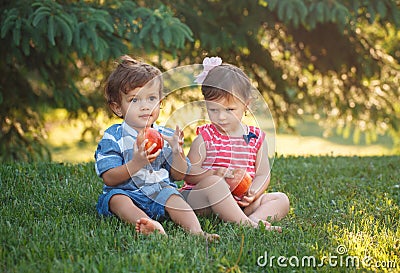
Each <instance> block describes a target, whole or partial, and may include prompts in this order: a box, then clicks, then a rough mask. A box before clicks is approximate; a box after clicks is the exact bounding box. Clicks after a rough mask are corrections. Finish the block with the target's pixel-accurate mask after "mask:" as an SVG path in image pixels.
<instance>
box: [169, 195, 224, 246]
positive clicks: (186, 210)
mask: <svg viewBox="0 0 400 273" xmlns="http://www.w3.org/2000/svg"><path fill="white" fill-rule="evenodd" d="M165 210H166V211H167V212H168V214H169V216H170V217H171V219H172V221H174V223H177V224H178V225H180V226H182V227H183V228H184V229H185V230H186V231H188V232H190V233H192V234H196V235H201V236H203V237H205V238H206V239H207V240H209V241H214V240H218V239H219V235H218V234H208V233H206V232H204V231H203V230H202V228H201V226H200V222H199V219H198V218H197V216H196V214H195V213H194V211H193V209H192V208H191V207H190V206H189V204H188V203H186V201H185V200H184V199H183V198H182V197H181V196H179V195H171V197H170V198H169V199H168V200H167V202H166V204H165Z"/></svg>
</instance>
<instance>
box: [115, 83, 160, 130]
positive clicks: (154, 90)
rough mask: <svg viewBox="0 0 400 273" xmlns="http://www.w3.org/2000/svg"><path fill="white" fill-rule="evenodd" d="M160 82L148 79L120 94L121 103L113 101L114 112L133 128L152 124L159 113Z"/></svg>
mask: <svg viewBox="0 0 400 273" xmlns="http://www.w3.org/2000/svg"><path fill="white" fill-rule="evenodd" d="M159 90H160V82H159V81H150V82H149V83H147V84H146V85H145V86H143V87H138V88H135V89H133V90H130V91H129V92H127V93H126V94H125V93H122V94H121V103H120V104H119V105H118V104H117V103H113V104H112V105H111V107H113V110H114V112H115V113H116V114H117V115H118V116H120V117H123V118H124V119H125V122H126V123H127V124H128V125H129V126H130V127H132V128H133V129H135V130H137V131H139V130H141V129H143V128H144V127H146V126H150V125H151V124H153V123H154V122H155V121H156V120H157V119H158V116H159V114H160V101H161V98H160V92H159Z"/></svg>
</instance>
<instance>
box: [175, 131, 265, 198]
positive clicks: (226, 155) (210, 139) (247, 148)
mask: <svg viewBox="0 0 400 273" xmlns="http://www.w3.org/2000/svg"><path fill="white" fill-rule="evenodd" d="M196 133H197V134H200V135H201V136H202V137H203V139H204V143H205V148H206V158H205V160H204V161H203V164H202V167H203V168H204V169H216V168H219V167H225V168H232V169H235V168H243V169H246V171H247V172H248V173H249V174H250V176H251V177H252V178H254V176H255V171H256V170H255V165H256V158H257V152H258V150H259V149H260V147H261V145H262V143H263V141H264V137H265V133H264V132H263V131H262V130H261V129H260V128H258V127H255V126H248V133H253V134H254V135H255V136H256V137H253V138H250V140H249V143H246V141H245V140H244V138H243V137H230V136H228V135H223V134H221V133H220V132H219V131H218V129H217V128H216V127H215V126H214V125H213V124H206V125H203V126H200V127H198V128H197V132H196ZM193 187H194V185H192V184H189V183H186V182H185V183H184V185H183V187H182V190H191V189H192V188H193Z"/></svg>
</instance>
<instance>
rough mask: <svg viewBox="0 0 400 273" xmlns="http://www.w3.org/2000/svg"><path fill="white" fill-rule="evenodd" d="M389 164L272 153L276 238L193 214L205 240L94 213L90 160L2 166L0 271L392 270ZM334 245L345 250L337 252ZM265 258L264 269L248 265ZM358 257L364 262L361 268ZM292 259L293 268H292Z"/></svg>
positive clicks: (395, 197) (395, 201)
mask: <svg viewBox="0 0 400 273" xmlns="http://www.w3.org/2000/svg"><path fill="white" fill-rule="evenodd" d="M399 166H400V157H399V156H387V157H278V158H276V159H275V162H274V165H273V176H272V181H271V188H270V190H271V191H283V192H285V193H287V194H288V196H289V198H290V200H291V211H290V213H289V215H288V217H286V218H285V219H284V220H282V221H281V222H280V223H279V224H280V225H282V226H283V227H284V231H283V233H282V234H278V233H271V232H267V231H263V230H253V229H249V228H242V227H239V226H236V225H234V224H226V223H223V222H221V221H219V220H218V219H216V218H215V217H209V218H200V221H201V224H202V226H203V227H204V229H205V230H206V231H209V232H217V233H219V234H220V235H221V240H220V242H219V243H212V244H207V243H206V242H205V241H204V240H202V239H201V238H199V237H196V236H190V235H188V234H186V233H185V232H184V231H182V230H181V229H180V228H179V227H177V226H176V225H175V224H173V223H172V222H164V223H163V224H164V226H165V229H166V231H167V232H168V233H169V236H168V238H165V237H162V236H161V235H151V236H142V235H137V234H135V232H134V229H133V228H132V227H131V226H129V225H126V224H124V223H121V222H120V221H119V220H118V219H116V218H107V219H102V218H100V217H98V216H97V214H96V211H95V204H96V201H97V196H98V194H99V193H100V192H101V187H102V184H101V181H100V180H99V179H98V178H97V177H96V175H95V173H94V170H93V163H83V164H57V163H32V164H24V163H15V164H3V165H1V166H0V189H1V195H0V196H1V204H2V205H1V207H0V210H1V220H0V239H1V247H0V271H1V272H228V271H230V272H315V271H318V272H331V271H337V272H344V271H346V270H347V271H350V272H365V271H366V272H368V271H386V270H387V271H392V272H395V271H397V272H398V271H399V270H400V258H399V256H400V239H399V238H400V229H399V222H400V221H399V219H400V207H399V206H400V168H399ZM242 238H243V239H244V241H243V247H241V242H242ZM339 246H343V247H345V248H346V249H347V251H346V253H344V254H342V255H339V254H338V252H337V248H338V247H339ZM265 254H267V263H266V265H265V266H260V265H258V264H257V260H258V261H259V262H260V263H263V262H265ZM273 256H275V257H276V258H273ZM279 256H284V257H286V258H288V260H286V261H283V260H282V259H281V260H279V261H280V262H281V263H283V264H286V265H287V267H279V264H278V259H277V257H279ZM308 256H309V257H311V256H312V257H315V259H316V262H317V263H319V262H320V261H321V260H322V259H324V266H323V267H318V266H316V267H311V266H308V265H309V264H307V263H305V266H303V267H302V266H301V260H302V258H304V257H308ZM324 256H326V257H331V261H330V263H331V265H329V260H327V259H326V258H323V257H324ZM334 256H336V258H335V257H334ZM365 256H369V257H370V260H366V261H370V262H371V263H370V264H371V265H373V266H366V265H365V264H361V261H362V259H363V258H364V257H365ZM260 257H261V258H260ZM296 257H297V259H298V260H299V261H300V262H299V267H296V266H292V265H294V264H295V263H296ZM354 257H356V258H354ZM346 258H353V260H351V259H347V260H348V261H350V262H349V265H353V264H352V263H351V261H354V262H355V261H356V260H354V259H359V261H360V266H359V267H358V268H356V267H353V266H351V267H350V268H347V269H346V268H345V261H346ZM271 259H272V262H271V265H272V266H270V264H269V261H270V260H271ZM305 261H306V260H305ZM335 262H336V266H334V265H335ZM384 263H385V264H384ZM394 263H396V264H394ZM354 264H355V263H354ZM375 265H387V266H390V267H393V266H396V268H394V269H388V268H377V267H376V266H375Z"/></svg>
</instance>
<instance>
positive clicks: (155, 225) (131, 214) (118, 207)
mask: <svg viewBox="0 0 400 273" xmlns="http://www.w3.org/2000/svg"><path fill="white" fill-rule="evenodd" d="M109 206H110V210H111V212H112V213H114V214H115V215H117V216H118V217H119V218H120V219H121V220H122V221H124V222H126V223H129V224H132V225H135V229H136V231H137V232H139V233H143V234H150V233H152V232H154V231H156V230H157V231H159V232H160V233H161V234H165V231H164V228H163V227H162V225H161V224H160V223H159V222H157V221H154V220H152V219H150V217H149V216H147V214H146V213H144V212H143V211H142V210H141V209H139V208H138V207H137V206H136V205H135V204H134V203H133V202H132V200H131V199H130V198H129V197H128V196H126V195H123V194H116V195H114V196H113V197H111V199H110V203H109Z"/></svg>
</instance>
